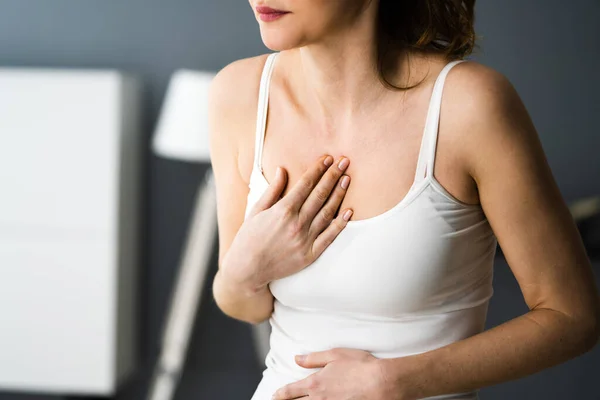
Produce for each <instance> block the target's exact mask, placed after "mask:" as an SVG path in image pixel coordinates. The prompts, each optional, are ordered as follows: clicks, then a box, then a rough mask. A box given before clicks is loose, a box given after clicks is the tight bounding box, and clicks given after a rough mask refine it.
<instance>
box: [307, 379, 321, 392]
mask: <svg viewBox="0 0 600 400" xmlns="http://www.w3.org/2000/svg"><path fill="white" fill-rule="evenodd" d="M306 386H307V387H308V389H309V390H317V389H319V387H320V382H319V378H317V377H316V376H311V377H309V378H308V380H307V382H306Z"/></svg>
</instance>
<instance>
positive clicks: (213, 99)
mask: <svg viewBox="0 0 600 400" xmlns="http://www.w3.org/2000/svg"><path fill="white" fill-rule="evenodd" d="M263 65H264V57H263V56H258V57H251V58H246V59H242V60H238V61H234V62H232V63H230V64H228V65H227V66H225V67H224V68H223V69H221V70H220V71H219V72H218V73H217V75H216V76H215V77H214V78H213V81H212V83H211V87H210V93H209V131H210V155H211V164H212V169H213V174H214V182H215V188H216V197H217V222H218V235H219V266H221V261H222V260H223V257H224V255H225V254H226V253H227V250H228V249H229V247H230V245H231V243H232V241H233V239H234V237H235V235H236V234H237V232H238V230H239V228H240V226H241V225H242V223H243V221H244V215H245V208H246V198H247V196H248V190H249V189H248V178H247V177H244V176H243V175H245V174H244V173H242V172H241V170H242V169H243V168H240V167H241V160H242V159H244V157H241V155H242V152H248V151H249V152H253V149H252V148H249V147H248V144H250V143H254V124H255V122H256V106H257V104H258V103H257V97H258V87H259V84H260V74H261V70H262V66H263ZM245 158H246V159H247V158H248V157H245Z"/></svg>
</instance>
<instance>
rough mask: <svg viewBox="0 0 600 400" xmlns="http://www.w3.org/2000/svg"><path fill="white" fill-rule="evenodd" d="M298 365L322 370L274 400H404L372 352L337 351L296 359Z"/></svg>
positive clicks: (278, 394)
mask: <svg viewBox="0 0 600 400" xmlns="http://www.w3.org/2000/svg"><path fill="white" fill-rule="evenodd" d="M296 363H297V364H298V365H300V366H301V367H304V368H322V369H321V370H320V371H318V372H315V373H314V374H312V375H310V376H308V377H306V378H304V379H302V380H300V381H297V382H294V383H290V384H288V385H286V386H283V387H281V388H280V389H279V390H277V392H275V394H274V395H273V399H274V400H292V399H328V400H403V399H404V397H402V395H401V393H400V391H399V390H398V389H399V388H397V387H395V386H396V385H395V384H394V382H392V381H391V380H390V379H388V378H387V377H386V373H385V371H384V369H383V368H382V366H381V363H380V362H379V359H378V358H376V357H374V356H373V355H372V354H370V353H369V352H366V351H363V350H357V349H347V348H336V349H332V350H326V351H320V352H315V353H310V354H307V355H305V356H304V359H302V357H299V356H296Z"/></svg>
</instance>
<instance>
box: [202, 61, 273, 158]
mask: <svg viewBox="0 0 600 400" xmlns="http://www.w3.org/2000/svg"><path fill="white" fill-rule="evenodd" d="M267 57H268V54H262V55H259V56H254V57H248V58H243V59H239V60H236V61H233V62H231V63H229V64H227V65H226V66H224V67H223V68H222V69H221V70H219V71H218V72H217V73H216V75H215V76H214V77H213V80H212V82H211V85H210V88H209V94H208V123H209V126H210V129H209V130H210V141H211V143H212V145H211V147H212V149H213V150H212V153H213V154H212V157H213V158H216V157H222V158H229V157H235V161H236V162H237V161H239V156H240V153H239V150H240V149H242V148H246V147H248V145H249V144H251V143H252V140H253V138H254V126H255V123H256V115H257V114H256V113H257V107H258V93H259V87H260V78H261V75H262V70H263V67H264V65H265V62H266V59H267ZM242 156H243V155H242Z"/></svg>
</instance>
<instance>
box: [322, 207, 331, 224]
mask: <svg viewBox="0 0 600 400" xmlns="http://www.w3.org/2000/svg"><path fill="white" fill-rule="evenodd" d="M321 216H322V217H323V219H324V220H325V221H331V220H333V211H332V210H331V209H330V208H329V207H323V209H322V210H321Z"/></svg>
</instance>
